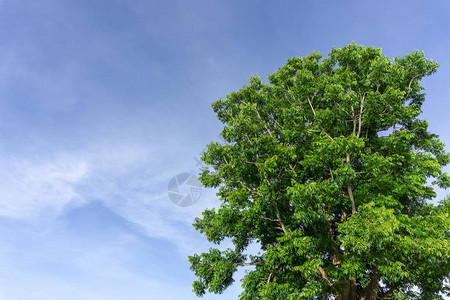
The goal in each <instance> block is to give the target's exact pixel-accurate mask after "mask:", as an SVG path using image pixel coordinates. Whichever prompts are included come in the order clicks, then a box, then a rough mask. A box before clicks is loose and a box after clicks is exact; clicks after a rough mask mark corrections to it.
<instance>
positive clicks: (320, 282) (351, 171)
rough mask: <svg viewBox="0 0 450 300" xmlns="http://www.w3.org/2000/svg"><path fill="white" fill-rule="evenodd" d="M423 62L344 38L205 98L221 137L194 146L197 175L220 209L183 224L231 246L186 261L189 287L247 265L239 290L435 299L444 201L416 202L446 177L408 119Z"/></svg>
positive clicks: (449, 233) (200, 289)
mask: <svg viewBox="0 0 450 300" xmlns="http://www.w3.org/2000/svg"><path fill="white" fill-rule="evenodd" d="M437 67H438V64H437V63H436V62H434V61H432V60H429V59H427V58H425V57H424V53H423V52H419V51H415V52H412V53H411V54H407V55H405V56H404V57H402V58H395V59H393V60H390V59H389V58H387V57H386V56H385V55H383V54H382V53H381V49H377V48H374V47H368V48H366V47H364V46H358V45H356V44H355V43H352V44H350V45H348V46H346V47H341V48H337V49H336V48H333V49H332V50H331V53H329V55H328V57H326V58H322V56H321V55H320V54H319V53H314V52H313V53H311V54H310V55H308V56H305V57H294V58H291V59H288V60H287V62H286V64H285V65H284V66H283V67H281V68H279V69H278V70H277V71H276V72H275V73H273V74H272V75H270V76H269V77H268V83H264V82H262V81H261V79H260V78H259V77H258V76H253V77H251V78H250V80H249V84H248V85H246V86H244V87H243V88H242V89H240V90H239V91H238V92H233V93H231V94H230V95H228V96H227V97H226V99H220V100H217V101H215V102H214V103H213V104H212V107H213V109H214V111H215V113H216V114H217V117H218V118H219V120H220V121H222V122H223V123H224V124H225V126H224V129H223V131H222V132H221V135H222V137H223V138H224V141H225V142H224V143H214V142H213V143H211V144H209V145H208V148H207V151H205V153H204V155H203V157H202V159H203V161H204V162H205V163H206V164H207V165H208V166H210V167H209V168H208V169H205V170H203V171H202V174H201V177H200V179H201V182H202V183H203V185H204V186H206V187H215V188H219V189H218V194H217V195H218V196H219V198H220V200H221V205H220V208H219V209H217V210H215V209H210V210H206V211H205V212H203V217H202V218H197V219H196V220H195V223H194V227H195V228H196V229H197V230H199V231H200V232H201V233H203V234H204V235H205V236H206V238H207V239H208V240H209V241H210V242H213V243H216V244H219V243H220V242H221V241H223V240H224V239H231V241H232V243H233V248H232V249H228V250H225V251H221V250H219V249H214V248H211V249H210V251H209V252H208V253H201V254H195V255H193V256H191V257H189V260H190V263H191V269H192V270H193V271H194V272H195V275H196V276H197V280H196V281H195V282H194V284H193V287H194V292H195V293H196V294H197V295H199V296H200V295H203V294H204V293H205V292H207V291H208V292H214V293H221V292H223V291H224V290H225V289H226V288H227V287H228V286H229V285H231V284H232V283H233V273H234V272H235V271H236V270H237V268H238V267H240V266H253V267H250V268H247V271H246V275H245V277H244V278H243V279H242V286H243V292H242V294H241V295H240V299H246V300H247V299H248V300H250V299H252V300H253V299H342V300H347V299H367V300H375V299H442V295H449V288H448V278H449V277H448V276H449V274H450V239H449V237H450V220H449V212H450V201H449V199H448V198H447V199H446V200H443V201H441V202H440V204H439V205H436V206H434V205H431V204H429V200H430V199H432V198H434V197H435V196H436V193H435V192H434V190H433V185H431V184H434V185H438V186H440V187H442V188H447V187H448V186H449V185H450V180H449V177H448V176H447V174H446V173H444V172H443V171H442V168H443V166H445V165H446V164H447V163H448V162H449V155H448V153H447V152H446V151H445V148H444V144H443V143H442V142H440V140H439V139H438V136H437V135H435V134H431V133H429V132H428V131H427V127H428V123H427V121H425V120H422V119H420V118H419V116H420V114H421V106H422V103H423V102H424V99H425V94H424V93H423V90H424V88H423V87H422V86H421V84H420V80H421V79H422V78H424V77H425V76H427V75H430V74H432V73H434V72H435V71H436V69H437ZM251 243H256V244H257V245H259V246H260V247H261V251H260V252H258V253H248V251H247V248H248V246H249V245H250V244H251Z"/></svg>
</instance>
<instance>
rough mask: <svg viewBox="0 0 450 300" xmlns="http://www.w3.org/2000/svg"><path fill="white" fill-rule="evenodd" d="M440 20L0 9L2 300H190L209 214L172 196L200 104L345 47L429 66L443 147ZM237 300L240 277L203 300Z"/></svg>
mask: <svg viewBox="0 0 450 300" xmlns="http://www.w3.org/2000/svg"><path fill="white" fill-rule="evenodd" d="M449 12H450V2H449V1H412V0H408V1H380V0H377V1H312V0H309V1H306V0H304V1H260V0H259V1H256V0H253V1H233V0H226V1H215V0H198V1H182V0H165V1H152V0H108V1H106V0H105V1H98V0H89V1H87V0H79V1H66V0H39V1H29V0H0V166H1V167H0V179H1V180H0V300H30V299H33V300H41V299H42V300H44V299H45V300H59V299H65V300H75V299H77V300H79V299H88V300H97V299H99V300H100V299H108V300H119V299H120V300H122V299H136V300H137V299H139V300H141V299H161V300H166V299H196V297H195V296H194V294H193V293H192V292H191V290H192V288H191V284H192V281H193V280H194V276H193V274H192V272H191V271H190V270H189V264H188V262H187V256H188V255H191V254H193V253H195V252H200V251H205V250H206V249H208V248H209V247H210V245H209V244H208V243H207V242H206V241H205V239H204V237H203V236H201V235H200V234H199V233H198V232H196V231H194V229H193V228H192V226H191V223H192V221H193V219H194V218H195V217H196V216H200V214H201V211H203V210H204V209H205V208H207V207H211V206H215V205H217V200H216V197H215V193H214V191H211V190H205V189H203V190H202V191H201V192H202V194H201V196H200V198H196V199H193V200H195V201H197V200H198V201H197V202H196V203H195V204H194V205H191V206H188V207H180V206H177V205H174V204H173V203H172V202H171V200H170V198H169V197H168V193H167V189H168V185H169V182H170V181H171V179H172V178H173V177H174V176H175V175H177V174H179V173H183V172H187V173H196V172H197V170H198V163H197V159H198V157H199V153H200V152H201V151H202V150H203V149H204V147H205V145H206V144H207V143H209V142H210V141H211V140H215V139H217V136H218V133H219V131H220V130H221V128H222V125H221V123H220V122H219V121H217V119H216V117H215V115H214V113H213V112H212V110H211V107H210V103H211V102H212V101H214V100H216V99H218V98H221V97H224V96H226V95H227V94H228V93H230V92H232V91H235V90H237V89H239V88H240V87H242V86H243V85H244V84H246V82H247V79H248V78H249V77H250V75H252V74H256V73H258V74H259V75H260V76H261V77H263V78H266V76H267V75H268V74H270V73H272V72H273V71H275V70H276V69H277V68H278V67H280V66H282V65H283V63H284V62H285V60H286V59H287V58H289V57H292V56H303V55H306V54H308V53H310V52H312V51H320V52H321V53H322V54H324V55H326V54H327V53H328V52H329V50H330V49H331V47H333V46H334V47H339V46H344V45H347V44H349V43H350V42H352V41H355V42H356V43H358V44H362V45H365V46H376V47H381V48H383V52H384V54H386V55H387V56H388V57H391V58H392V57H395V56H403V55H404V54H406V53H409V52H411V51H413V50H415V49H419V50H424V51H425V55H426V57H428V58H432V59H434V60H436V61H437V62H439V63H440V64H441V67H440V69H439V70H438V72H437V74H435V75H433V76H431V77H429V78H427V79H426V80H425V81H424V83H423V84H424V85H425V87H426V88H427V100H426V102H425V104H424V106H423V110H424V113H423V116H424V117H425V118H426V119H428V121H429V123H430V129H431V131H433V132H435V133H437V134H439V135H440V136H441V138H442V140H443V141H444V142H446V143H447V144H448V145H450V133H449V131H448V129H449V128H450V126H449V125H450V121H449V118H448V115H449V111H450V102H449V100H448V97H449V95H450V84H449V83H448V81H449V78H450V54H449V49H450V35H449V31H450V21H449V20H450V18H449V15H448V14H449ZM448 149H449V150H450V148H448ZM447 170H448V169H447ZM186 191H188V192H189V189H187V190H186ZM175 192H176V191H175ZM444 195H445V192H442V191H441V192H439V197H440V198H443V197H444ZM241 274H242V273H241ZM239 292H240V284H239V276H237V277H236V283H235V285H233V286H232V287H231V288H230V290H228V291H227V292H226V293H225V294H224V295H222V296H220V295H206V296H205V297H204V299H235V298H236V297H237V295H238V294H239Z"/></svg>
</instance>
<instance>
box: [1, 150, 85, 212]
mask: <svg viewBox="0 0 450 300" xmlns="http://www.w3.org/2000/svg"><path fill="white" fill-rule="evenodd" d="M87 172H88V165H87V163H86V162H85V161H83V160H81V159H80V158H78V157H71V156H60V157H55V158H54V159H51V160H49V159H47V160H44V161H42V160H38V159H31V158H21V157H12V158H10V159H9V160H6V159H3V161H2V169H0V178H1V179H2V180H1V181H0V191H1V193H0V215H2V216H6V217H11V218H20V219H23V218H34V217H37V216H39V215H41V214H42V213H45V214H46V215H52V214H53V215H56V214H58V213H59V212H60V211H61V210H62V209H63V208H64V207H65V206H66V205H68V204H69V203H72V202H81V200H82V198H81V197H80V195H79V194H78V193H77V192H76V185H77V184H79V183H80V182H81V181H82V180H83V179H84V178H85V177H86V175H87Z"/></svg>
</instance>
